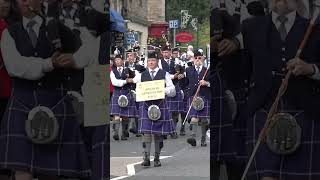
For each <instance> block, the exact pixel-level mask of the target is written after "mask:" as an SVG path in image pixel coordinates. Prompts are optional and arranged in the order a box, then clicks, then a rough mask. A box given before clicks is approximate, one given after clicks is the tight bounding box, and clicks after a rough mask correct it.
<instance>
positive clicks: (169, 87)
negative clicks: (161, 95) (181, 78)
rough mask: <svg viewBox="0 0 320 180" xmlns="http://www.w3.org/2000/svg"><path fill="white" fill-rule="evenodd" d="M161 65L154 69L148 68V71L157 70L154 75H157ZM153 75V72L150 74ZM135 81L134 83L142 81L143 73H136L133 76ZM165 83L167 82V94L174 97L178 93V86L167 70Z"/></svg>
mask: <svg viewBox="0 0 320 180" xmlns="http://www.w3.org/2000/svg"><path fill="white" fill-rule="evenodd" d="M159 69H160V68H159V67H157V68H155V69H154V70H152V69H150V68H148V71H149V72H151V71H155V72H154V74H153V75H154V77H155V76H156V75H157V73H158V71H159ZM150 76H151V74H150ZM133 82H134V83H138V82H141V74H140V73H139V74H136V76H135V77H134V78H133ZM165 83H166V88H165V94H166V95H167V96H169V97H174V96H175V95H176V88H175V87H174V84H173V82H172V80H171V78H170V74H169V73H168V72H166V77H165Z"/></svg>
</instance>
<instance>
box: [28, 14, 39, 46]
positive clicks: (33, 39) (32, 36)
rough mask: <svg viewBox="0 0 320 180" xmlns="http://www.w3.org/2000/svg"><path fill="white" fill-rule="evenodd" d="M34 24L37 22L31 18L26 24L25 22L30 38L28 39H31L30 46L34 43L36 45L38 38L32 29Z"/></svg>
mask: <svg viewBox="0 0 320 180" xmlns="http://www.w3.org/2000/svg"><path fill="white" fill-rule="evenodd" d="M35 24H37V22H36V21H34V20H31V21H30V22H28V24H27V30H28V34H29V38H30V40H31V43H32V46H33V47H36V45H37V39H38V37H37V34H36V32H35V31H34V29H33V27H34V25H35Z"/></svg>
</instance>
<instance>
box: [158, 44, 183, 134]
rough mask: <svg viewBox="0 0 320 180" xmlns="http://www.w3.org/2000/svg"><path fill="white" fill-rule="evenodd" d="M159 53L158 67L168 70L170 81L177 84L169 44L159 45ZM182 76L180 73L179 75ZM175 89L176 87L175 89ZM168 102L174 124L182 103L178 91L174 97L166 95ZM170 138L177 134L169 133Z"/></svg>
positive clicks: (176, 121)
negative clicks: (160, 56)
mask: <svg viewBox="0 0 320 180" xmlns="http://www.w3.org/2000/svg"><path fill="white" fill-rule="evenodd" d="M161 55H162V58H161V59H160V61H159V68H160V69H162V70H164V71H166V72H168V73H169V74H170V78H171V80H172V81H174V83H175V84H178V83H177V81H175V80H174V79H178V74H176V70H175V59H173V58H172V57H171V47H170V45H168V44H166V45H164V46H162V47H161ZM181 76H183V74H182V75H180V77H181ZM176 90H177V89H176ZM167 101H168V103H169V111H170V113H171V116H172V119H173V120H174V122H175V124H177V123H178V121H179V112H180V111H181V110H182V109H183V104H182V95H181V92H180V88H179V91H177V92H176V96H174V97H168V99H167ZM171 138H172V139H176V138H178V136H177V134H176V133H174V134H171Z"/></svg>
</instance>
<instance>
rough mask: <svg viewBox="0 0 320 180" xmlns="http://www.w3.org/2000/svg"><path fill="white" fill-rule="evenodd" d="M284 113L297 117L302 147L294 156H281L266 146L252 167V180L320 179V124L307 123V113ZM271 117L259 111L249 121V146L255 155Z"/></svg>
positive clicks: (310, 120)
mask: <svg viewBox="0 0 320 180" xmlns="http://www.w3.org/2000/svg"><path fill="white" fill-rule="evenodd" d="M282 112H288V113H290V114H291V115H293V116H295V118H296V120H297V122H298V124H299V125H300V126H301V128H302V137H301V145H300V147H299V148H298V149H297V151H296V152H294V153H293V154H290V155H287V156H280V155H276V154H273V153H272V152H271V151H270V150H269V149H268V147H267V145H266V144H265V143H262V144H261V145H260V147H259V149H258V151H257V154H256V157H255V159H254V161H253V163H252V165H251V167H250V170H249V173H248V178H249V180H251V179H254V180H258V179H259V180H260V179H261V177H265V176H268V177H277V178H278V179H285V180H287V179H289V180H304V179H308V180H318V179H320V161H319V160H320V121H319V120H318V119H307V118H306V116H305V113H304V112H303V111H296V110H294V111H282ZM267 113H268V112H266V111H264V110H259V111H257V112H256V113H255V114H254V116H253V117H252V118H250V119H249V122H248V133H249V134H248V141H247V144H248V147H250V148H251V149H250V150H251V151H252V149H253V146H254V144H255V143H256V141H257V139H258V136H259V132H260V130H261V129H262V127H263V125H264V122H265V121H266V118H267Z"/></svg>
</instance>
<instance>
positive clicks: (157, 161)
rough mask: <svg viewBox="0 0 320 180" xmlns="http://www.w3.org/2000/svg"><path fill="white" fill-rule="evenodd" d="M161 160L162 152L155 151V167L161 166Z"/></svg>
mask: <svg viewBox="0 0 320 180" xmlns="http://www.w3.org/2000/svg"><path fill="white" fill-rule="evenodd" d="M160 166H161V162H160V153H155V154H154V167H160Z"/></svg>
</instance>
